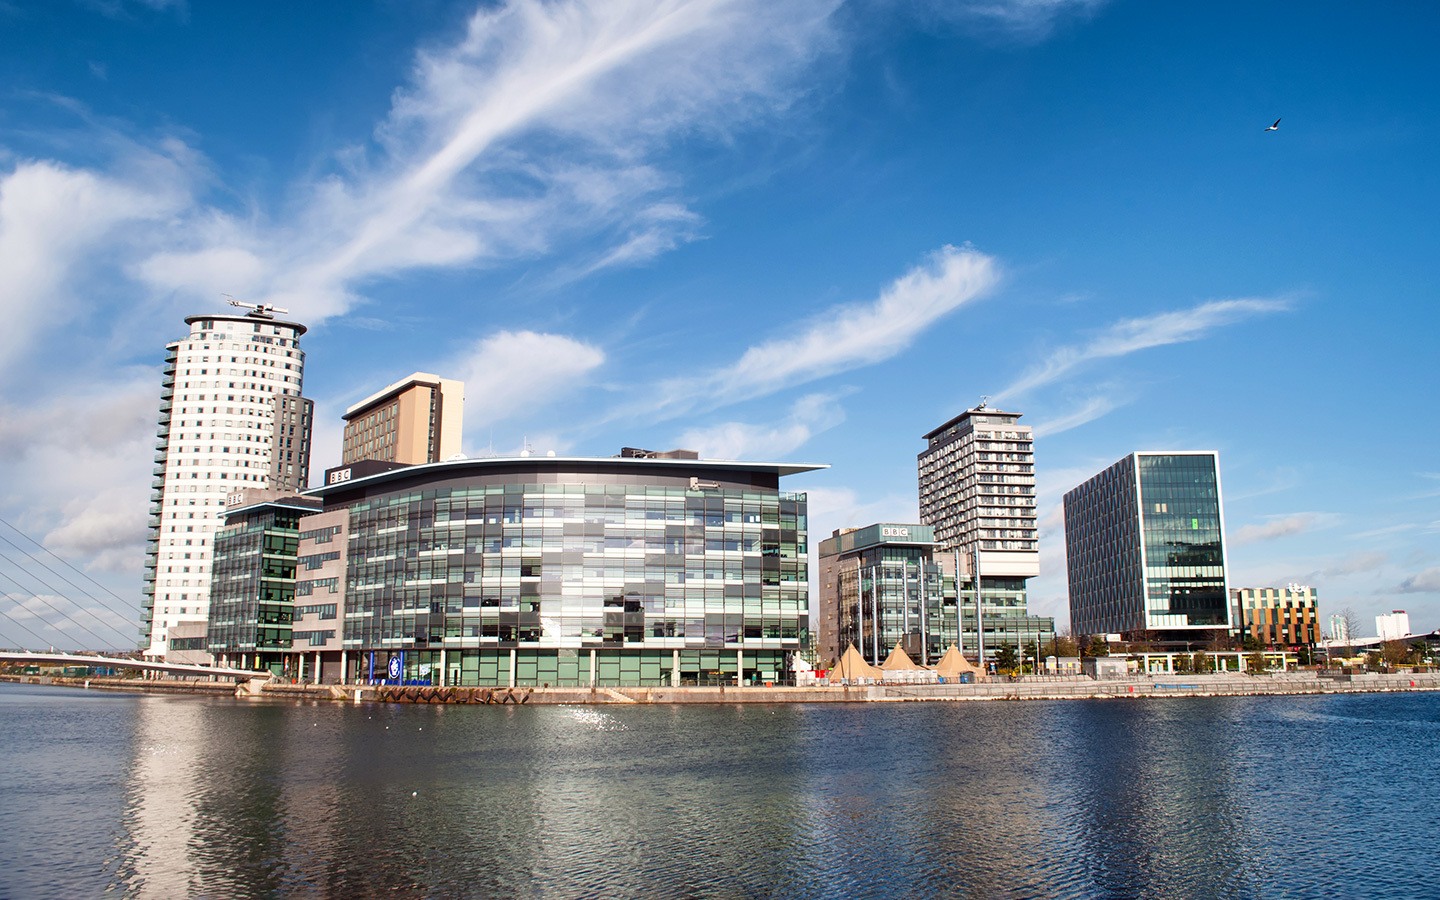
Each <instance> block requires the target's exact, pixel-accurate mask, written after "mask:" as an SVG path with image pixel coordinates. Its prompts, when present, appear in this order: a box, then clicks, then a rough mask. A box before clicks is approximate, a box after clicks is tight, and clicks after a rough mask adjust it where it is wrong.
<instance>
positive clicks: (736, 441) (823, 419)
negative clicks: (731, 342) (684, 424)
mask: <svg viewBox="0 0 1440 900" xmlns="http://www.w3.org/2000/svg"><path fill="white" fill-rule="evenodd" d="M843 421H845V410H844V409H842V408H841V406H840V404H839V403H838V402H837V401H836V398H835V397H834V396H833V395H830V394H808V395H806V396H804V397H801V398H800V399H799V400H797V401H795V404H794V405H793V406H791V408H790V414H789V415H788V416H786V417H785V419H784V420H782V421H779V422H773V423H766V424H760V425H757V424H753V423H748V422H722V423H720V424H718V425H711V426H708V427H704V428H693V429H690V430H689V431H686V432H685V433H684V434H682V435H681V436H680V439H679V441H678V444H679V446H681V447H685V448H688V449H692V450H695V451H697V452H698V453H699V454H700V456H701V458H703V459H780V458H783V457H784V456H786V455H787V454H789V453H790V452H791V451H793V450H796V449H798V448H800V447H802V446H804V445H805V444H806V442H808V441H809V440H810V438H812V437H814V436H815V435H816V434H819V433H820V432H822V431H826V430H828V429H831V428H834V427H835V426H836V425H839V424H840V423H841V422H843Z"/></svg>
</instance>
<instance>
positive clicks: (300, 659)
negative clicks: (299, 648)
mask: <svg viewBox="0 0 1440 900" xmlns="http://www.w3.org/2000/svg"><path fill="white" fill-rule="evenodd" d="M295 683H296V684H304V683H305V654H303V653H297V654H295Z"/></svg>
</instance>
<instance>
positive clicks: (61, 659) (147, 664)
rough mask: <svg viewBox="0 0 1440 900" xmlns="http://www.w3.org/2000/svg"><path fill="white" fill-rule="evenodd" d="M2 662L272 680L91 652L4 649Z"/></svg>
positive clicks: (237, 671) (252, 673) (262, 673)
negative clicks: (44, 651)
mask: <svg viewBox="0 0 1440 900" xmlns="http://www.w3.org/2000/svg"><path fill="white" fill-rule="evenodd" d="M0 663H18V664H20V665H49V666H105V667H108V668H115V669H140V670H143V671H146V672H163V673H165V674H166V675H179V676H191V677H200V678H204V677H207V676H208V677H211V678H216V679H230V680H232V681H249V680H250V679H252V678H264V679H269V678H270V672H268V671H251V670H249V669H230V668H225V667H222V666H194V665H187V664H184V663H167V662H157V661H155V660H151V659H127V658H125V657H123V656H99V655H95V654H89V653H54V652H51V653H41V652H35V651H30V650H0Z"/></svg>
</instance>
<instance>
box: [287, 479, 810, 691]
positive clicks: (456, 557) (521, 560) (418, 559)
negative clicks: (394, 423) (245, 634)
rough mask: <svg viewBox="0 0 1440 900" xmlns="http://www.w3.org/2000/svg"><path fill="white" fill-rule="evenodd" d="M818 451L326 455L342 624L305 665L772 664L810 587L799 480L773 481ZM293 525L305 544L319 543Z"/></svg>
mask: <svg viewBox="0 0 1440 900" xmlns="http://www.w3.org/2000/svg"><path fill="white" fill-rule="evenodd" d="M819 468H824V467H823V466H813V465H787V464H777V463H746V462H727V461H714V460H698V459H693V458H691V459H687V458H654V457H653V456H649V457H641V456H622V457H613V458H598V459H597V458H581V457H548V456H547V457H524V458H503V459H474V460H456V461H450V462H441V463H432V464H428V465H421V466H410V467H404V468H390V469H388V470H384V471H373V467H372V468H367V467H366V465H365V464H363V463H357V464H356V465H355V466H352V467H348V468H342V469H338V470H332V471H330V472H328V473H327V475H326V484H325V485H324V486H323V487H320V488H316V489H314V490H313V491H310V492H309V495H310V496H318V497H321V498H323V501H324V508H325V513H324V514H323V515H325V516H326V517H328V519H334V513H335V512H337V511H339V510H345V512H346V515H345V517H344V519H345V521H343V523H342V524H341V525H339V526H338V527H337V526H332V527H329V528H326V529H323V533H324V534H325V535H326V536H327V538H328V539H330V540H332V541H334V540H336V539H337V538H339V537H343V538H344V540H345V547H344V551H343V558H344V561H345V563H344V572H345V574H344V578H343V584H342V585H340V588H341V590H339V591H338V594H339V596H335V594H334V593H327V595H326V596H327V597H334V599H336V600H337V606H338V608H339V609H340V610H342V611H343V613H342V618H343V622H342V623H341V627H340V629H338V630H339V631H340V638H339V641H338V644H339V646H338V647H335V646H334V645H333V644H332V645H330V646H328V647H322V648H318V649H315V652H316V653H317V656H316V657H315V659H316V662H319V663H321V666H319V667H318V668H317V669H312V670H311V671H312V672H314V671H324V672H325V674H326V675H327V677H326V678H325V680H327V681H328V680H336V676H340V675H341V673H343V678H344V679H345V680H346V681H355V680H360V681H366V680H372V679H373V680H376V681H383V680H391V681H394V680H405V681H419V682H427V683H435V684H440V683H444V684H464V685H531V684H533V685H539V684H551V685H590V684H601V685H603V684H654V685H667V684H682V683H713V682H716V681H729V680H732V679H735V678H741V679H747V680H748V679H756V680H760V679H763V680H779V679H782V678H783V677H784V675H785V673H786V672H787V670H788V666H787V663H788V661H789V657H790V655H791V654H793V653H794V652H796V651H798V650H799V649H800V648H801V647H802V645H803V644H804V643H805V641H806V638H807V634H806V631H807V627H808V624H807V623H808V621H809V602H808V588H809V586H808V584H807V566H806V558H807V546H806V542H807V523H806V504H805V495H804V494H793V493H786V492H784V491H781V490H780V489H779V482H780V478H781V477H782V476H785V475H791V474H796V473H800V472H806V471H812V470H815V469H819ZM328 519H327V521H328ZM299 528H300V531H301V533H302V540H301V542H300V543H301V546H300V547H299V548H298V553H299V555H300V556H301V557H302V558H303V557H305V556H306V555H307V554H308V553H310V552H311V551H312V550H314V549H315V548H312V547H308V546H307V541H306V540H305V539H304V537H305V536H306V535H308V534H309V531H307V522H306V520H302V521H301V522H300V524H299ZM310 531H313V529H311V530H310ZM297 577H298V578H300V579H301V581H302V582H303V581H304V579H305V572H304V571H303V569H302V570H301V571H299V572H298V573H297ZM329 591H330V592H334V591H335V587H334V586H330V587H329ZM297 593H299V594H301V595H305V596H314V594H313V592H312V591H311V590H310V586H309V585H304V584H299V583H297ZM297 652H305V651H303V650H300V649H299V648H297ZM332 667H333V668H332ZM392 667H393V668H392ZM396 669H398V675H397V674H393V673H394V672H395V670H396Z"/></svg>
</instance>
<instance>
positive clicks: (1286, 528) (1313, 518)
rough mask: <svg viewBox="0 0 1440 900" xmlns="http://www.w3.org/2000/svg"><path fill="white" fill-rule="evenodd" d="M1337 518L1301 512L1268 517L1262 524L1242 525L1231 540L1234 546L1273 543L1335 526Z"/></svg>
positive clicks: (1326, 514) (1324, 514) (1328, 514)
mask: <svg viewBox="0 0 1440 900" xmlns="http://www.w3.org/2000/svg"><path fill="white" fill-rule="evenodd" d="M1338 520H1339V517H1338V516H1336V515H1334V514H1333V513H1317V512H1301V513H1291V514H1289V515H1283V516H1269V517H1267V518H1266V519H1265V521H1264V522H1258V523H1252V524H1249V525H1244V526H1242V527H1240V528H1239V529H1237V530H1236V531H1235V533H1234V535H1233V537H1232V538H1231V543H1233V544H1235V545H1237V546H1238V545H1242V544H1253V543H1256V542H1258V541H1273V540H1275V539H1277V538H1282V537H1289V536H1290V535H1294V534H1302V533H1304V532H1306V531H1313V530H1315V529H1317V528H1327V527H1331V526H1333V525H1335V524H1336V522H1337V521H1338Z"/></svg>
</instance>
